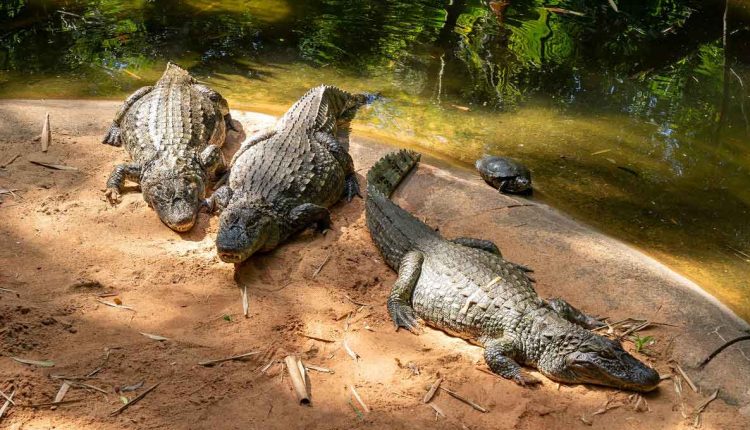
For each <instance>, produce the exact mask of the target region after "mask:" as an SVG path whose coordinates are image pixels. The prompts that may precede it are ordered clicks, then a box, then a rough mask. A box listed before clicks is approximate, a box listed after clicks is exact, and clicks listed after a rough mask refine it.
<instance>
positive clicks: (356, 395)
mask: <svg viewBox="0 0 750 430" xmlns="http://www.w3.org/2000/svg"><path fill="white" fill-rule="evenodd" d="M349 388H350V389H351V390H352V396H354V399H355V400H356V401H357V403H359V404H360V405H361V406H362V409H363V410H364V411H365V412H366V413H369V412H370V408H368V407H367V405H366V404H365V402H364V401H363V400H362V397H360V396H359V393H358V392H357V390H356V389H355V388H354V385H350V386H349Z"/></svg>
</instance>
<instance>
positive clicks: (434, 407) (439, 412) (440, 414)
mask: <svg viewBox="0 0 750 430" xmlns="http://www.w3.org/2000/svg"><path fill="white" fill-rule="evenodd" d="M427 406H429V407H431V408H432V409H433V410H434V411H435V413H436V414H437V415H439V416H441V417H443V418H445V412H443V410H442V409H440V407H438V405H436V404H434V403H430V404H428V405H427ZM435 421H437V416H436V417H435Z"/></svg>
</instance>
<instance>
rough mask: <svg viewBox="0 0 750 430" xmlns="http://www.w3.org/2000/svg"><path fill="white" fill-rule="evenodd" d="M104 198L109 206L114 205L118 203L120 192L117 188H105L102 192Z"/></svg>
mask: <svg viewBox="0 0 750 430" xmlns="http://www.w3.org/2000/svg"><path fill="white" fill-rule="evenodd" d="M104 197H106V198H107V201H109V203H110V204H112V205H116V204H117V203H119V202H120V191H119V190H118V189H117V188H107V189H106V190H105V191H104Z"/></svg>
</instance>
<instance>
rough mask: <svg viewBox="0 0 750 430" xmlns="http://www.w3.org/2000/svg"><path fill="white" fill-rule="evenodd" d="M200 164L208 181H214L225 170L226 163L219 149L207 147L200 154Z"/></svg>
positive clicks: (212, 146) (214, 146)
mask: <svg viewBox="0 0 750 430" xmlns="http://www.w3.org/2000/svg"><path fill="white" fill-rule="evenodd" d="M200 164H201V167H202V168H203V171H204V172H206V174H207V175H208V177H209V178H210V180H212V181H215V180H216V179H217V178H218V177H219V174H220V173H223V172H224V171H225V170H226V168H227V162H226V159H225V158H224V154H223V153H222V152H221V149H220V148H219V147H218V146H216V145H208V146H207V147H206V148H205V149H204V150H203V151H202V152H201V154H200Z"/></svg>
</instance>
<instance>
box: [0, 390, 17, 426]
mask: <svg viewBox="0 0 750 430" xmlns="http://www.w3.org/2000/svg"><path fill="white" fill-rule="evenodd" d="M15 394H16V389H15V388H14V389H13V392H12V393H10V397H6V400H5V403H4V404H3V407H2V408H0V419H1V418H2V417H3V415H5V411H6V410H8V408H9V407H10V405H14V406H15V403H13V396H14V395H15ZM3 396H5V395H3Z"/></svg>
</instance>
